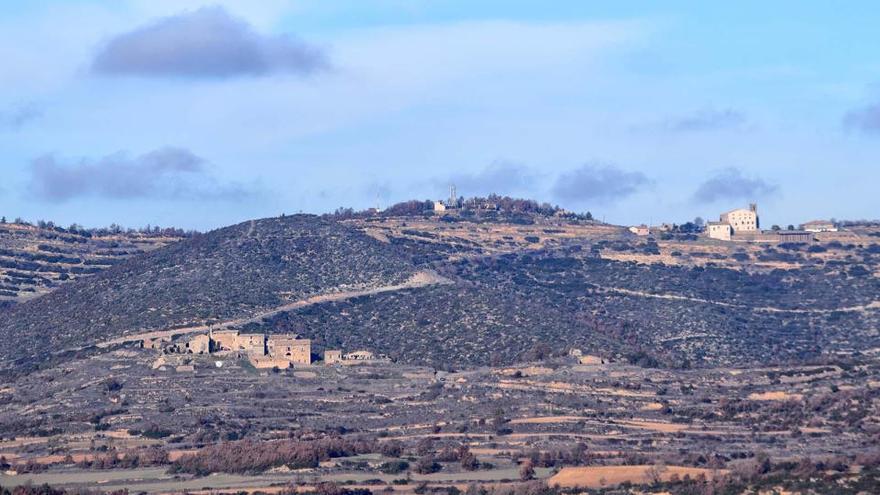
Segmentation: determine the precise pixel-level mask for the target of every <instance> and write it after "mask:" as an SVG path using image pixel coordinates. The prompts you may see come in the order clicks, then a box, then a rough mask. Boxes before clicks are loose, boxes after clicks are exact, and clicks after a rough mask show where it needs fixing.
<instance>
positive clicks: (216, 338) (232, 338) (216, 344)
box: [209, 330, 238, 352]
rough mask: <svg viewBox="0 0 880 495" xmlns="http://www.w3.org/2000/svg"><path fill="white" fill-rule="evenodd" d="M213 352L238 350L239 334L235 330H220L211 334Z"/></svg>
mask: <svg viewBox="0 0 880 495" xmlns="http://www.w3.org/2000/svg"><path fill="white" fill-rule="evenodd" d="M209 336H210V339H211V344H212V349H211V351H212V352H216V351H234V350H237V349H238V332H237V331H235V330H219V331H216V332H213V331H212V332H211V333H210V334H209Z"/></svg>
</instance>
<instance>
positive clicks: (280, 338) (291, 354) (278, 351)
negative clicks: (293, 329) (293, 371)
mask: <svg viewBox="0 0 880 495" xmlns="http://www.w3.org/2000/svg"><path fill="white" fill-rule="evenodd" d="M266 354H267V355H269V356H272V357H274V358H278V359H285V360H287V361H289V362H290V363H292V364H311V362H312V341H311V340H309V339H301V338H299V336H297V335H270V336H269V337H268V338H267V339H266Z"/></svg>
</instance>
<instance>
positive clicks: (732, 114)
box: [664, 108, 746, 132]
mask: <svg viewBox="0 0 880 495" xmlns="http://www.w3.org/2000/svg"><path fill="white" fill-rule="evenodd" d="M745 122H746V117H745V115H743V114H742V113H741V112H738V111H736V110H732V109H730V108H728V109H725V110H703V111H700V112H695V113H692V114H690V115H685V116H682V117H679V118H676V119H671V120H669V121H667V122H666V124H665V126H664V127H666V129H668V130H670V131H674V132H699V131H715V130H720V129H732V128H736V127H740V126H742V125H743V124H745Z"/></svg>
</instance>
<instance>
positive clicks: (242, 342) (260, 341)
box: [236, 333, 266, 356]
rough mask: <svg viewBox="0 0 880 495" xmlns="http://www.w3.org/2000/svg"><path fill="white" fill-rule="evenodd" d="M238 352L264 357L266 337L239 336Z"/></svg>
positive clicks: (248, 334) (259, 335) (246, 334)
mask: <svg viewBox="0 0 880 495" xmlns="http://www.w3.org/2000/svg"><path fill="white" fill-rule="evenodd" d="M236 342H237V344H238V348H237V349H236V350H237V351H243V352H246V353H248V354H255V355H257V356H263V355H265V354H266V336H265V335H264V334H262V333H242V334H239V335H238V340H237V341H236Z"/></svg>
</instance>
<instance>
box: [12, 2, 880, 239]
mask: <svg viewBox="0 0 880 495" xmlns="http://www.w3.org/2000/svg"><path fill="white" fill-rule="evenodd" d="M878 24H880V9H877V8H876V5H875V4H873V3H871V2H847V3H845V4H842V5H831V4H829V3H825V2H772V3H769V2H626V1H621V2H601V3H600V2H581V1H571V2H567V1H557V2H538V1H512V0H507V1H503V2H502V1H480V2H473V1H441V0H435V1H419V0H410V1H405V0H384V1H380V0H376V1H370V0H351V1H334V0H320V1H317V0H315V1H275V0H263V1H259V2H255V1H249V0H226V1H214V2H202V1H199V0H131V1H104V2H101V1H87V0H76V1H58V2H51V1H44V2H32V1H6V2H3V3H2V4H0V59H2V60H3V61H4V63H3V68H2V71H0V150H3V154H2V161H0V172H2V178H0V215H5V216H7V217H9V218H14V217H17V216H20V217H23V218H27V219H31V220H35V219H41V218H42V219H49V220H54V221H56V222H59V223H62V224H69V223H72V222H77V223H80V224H85V225H91V226H99V225H106V224H110V223H113V222H115V223H120V224H123V225H128V226H141V225H145V224H148V223H149V224H154V225H155V224H160V225H174V226H181V227H186V228H199V229H207V228H213V227H218V226H222V225H226V224H230V223H234V222H238V221H242V220H245V219H249V218H254V217H262V216H270V215H277V214H279V213H281V212H286V213H294V212H298V211H304V212H316V213H318V212H324V211H331V210H333V209H335V208H336V207H338V206H352V207H355V208H364V207H367V206H372V205H373V204H375V202H376V199H377V198H378V200H379V202H380V203H381V204H389V203H392V202H396V201H400V200H405V199H412V198H416V199H425V198H436V197H442V196H444V195H445V194H446V189H447V187H448V184H449V183H451V182H454V183H456V184H457V185H458V190H459V192H460V193H461V194H463V195H476V194H486V193H489V192H497V193H500V194H509V195H513V196H521V197H531V198H535V199H538V200H541V201H548V202H551V203H556V204H559V205H561V206H563V207H565V208H568V209H571V210H575V211H586V210H590V211H592V212H593V213H594V214H596V215H597V216H599V217H604V218H605V219H606V220H607V221H611V222H615V223H624V224H626V223H642V222H649V221H653V222H661V221H678V222H682V221H686V220H689V219H692V218H693V217H695V216H702V217H705V218H710V217H714V216H715V215H717V213H718V212H720V211H722V210H726V209H730V208H733V207H737V206H741V205H744V204H746V203H748V202H749V201H757V202H758V203H759V205H760V209H761V212H762V217H763V221H764V223H765V224H766V225H769V224H771V223H780V224H788V223H799V222H802V221H805V220H809V219H813V218H828V217H835V218H841V219H842V218H850V219H855V218H877V217H878V216H880V215H878V211H880V194H877V193H876V186H875V184H877V183H880V166H878V159H880V57H878V56H877V54H876V48H877V46H880V34H878V32H877V29H876V26H877V25H878Z"/></svg>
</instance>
